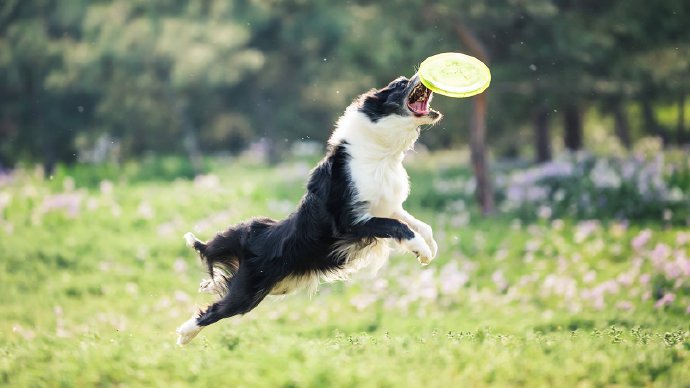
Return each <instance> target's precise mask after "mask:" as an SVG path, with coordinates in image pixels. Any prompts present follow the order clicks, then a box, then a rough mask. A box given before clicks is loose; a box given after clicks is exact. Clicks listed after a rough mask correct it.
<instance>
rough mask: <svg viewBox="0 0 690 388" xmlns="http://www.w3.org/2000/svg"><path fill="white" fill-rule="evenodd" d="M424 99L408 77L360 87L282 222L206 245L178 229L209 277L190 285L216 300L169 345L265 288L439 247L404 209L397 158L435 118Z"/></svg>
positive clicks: (246, 306)
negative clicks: (394, 253)
mask: <svg viewBox="0 0 690 388" xmlns="http://www.w3.org/2000/svg"><path fill="white" fill-rule="evenodd" d="M431 98H432V92H431V91H430V90H429V89H427V88H426V87H425V86H424V85H422V84H421V83H420V81H419V77H418V76H416V75H415V76H414V77H413V78H412V79H407V78H405V77H399V78H397V79H395V80H394V81H392V82H391V83H389V84H388V85H387V86H386V87H384V88H382V89H378V90H376V89H372V90H370V91H369V92H367V93H364V94H363V95H361V96H359V97H358V98H357V99H355V101H354V102H353V103H352V104H351V105H350V106H349V107H348V108H347V109H346V110H345V113H344V114H343V115H342V117H340V119H339V120H338V122H337V125H336V128H335V130H334V131H333V133H332V135H331V137H330V140H329V141H328V150H327V153H326V156H325V157H324V158H323V160H322V161H321V162H320V163H319V164H318V165H317V166H316V168H315V169H314V170H312V172H311V177H310V179H309V182H308V184H307V193H306V194H305V195H304V197H302V200H301V202H300V204H299V206H298V207H297V210H296V211H295V212H294V213H292V214H290V215H289V216H288V217H287V218H286V219H284V220H282V221H274V220H272V219H269V218H254V219H251V220H249V221H245V222H242V223H240V224H238V225H235V226H232V227H230V228H229V229H228V230H226V231H225V232H222V233H219V234H217V235H216V236H215V237H214V238H213V239H211V240H210V241H208V242H206V243H204V242H201V241H199V240H197V239H196V237H194V235H193V234H191V233H187V234H186V235H185V240H186V242H187V245H189V246H191V247H193V248H194V249H195V250H196V251H197V252H198V253H199V255H200V256H201V258H202V260H203V261H205V263H206V265H207V266H208V273H209V275H210V279H207V280H203V281H202V282H201V284H200V286H199V291H202V292H209V293H217V294H219V295H220V300H218V301H217V302H215V303H213V304H212V305H210V306H208V307H207V308H205V309H204V310H202V311H200V312H199V313H197V314H195V316H193V317H192V318H190V319H189V320H188V321H186V322H185V323H183V324H182V325H181V326H180V327H179V328H178V329H177V334H178V336H179V337H178V339H177V343H178V344H179V345H184V344H186V343H188V342H189V341H191V340H192V339H193V338H194V337H195V336H196V335H197V334H198V333H199V332H200V331H201V329H202V328H204V327H205V326H208V325H210V324H212V323H214V322H216V321H218V320H220V319H223V318H228V317H232V316H234V315H238V314H245V313H247V312H249V311H251V310H252V309H253V308H254V307H256V306H257V305H258V304H259V303H260V302H261V301H262V300H263V299H264V297H266V296H267V295H269V294H274V295H275V294H286V293H289V292H291V291H293V290H295V289H297V288H299V287H310V288H311V289H312V290H315V288H316V286H317V285H318V283H319V281H321V280H323V281H333V280H341V279H346V278H347V277H348V276H349V275H350V274H351V273H353V272H355V271H357V270H359V269H361V268H363V267H365V266H371V267H374V268H376V269H378V268H380V267H381V266H382V265H383V263H384V262H385V260H387V258H388V255H389V253H390V250H391V248H392V247H391V245H396V244H397V245H398V246H399V247H401V248H403V249H404V250H407V251H409V252H412V253H413V254H414V255H416V256H417V258H418V260H419V262H420V263H421V264H422V265H427V264H429V262H431V260H432V259H433V258H434V257H435V256H436V252H437V249H438V246H437V244H436V241H434V238H433V234H432V230H431V227H430V226H429V225H427V224H425V223H424V222H422V221H419V220H418V219H416V218H415V217H413V216H412V215H410V213H408V212H407V211H405V209H403V202H405V199H406V198H407V195H408V194H409V191H410V186H409V179H408V176H407V172H406V171H405V168H404V167H403V164H402V161H403V158H404V156H405V151H407V150H408V149H410V148H412V146H413V145H414V143H415V141H416V140H417V138H418V137H419V131H420V129H419V126H420V125H425V124H434V123H436V122H437V121H439V120H440V119H441V114H440V113H439V112H437V111H435V110H432V109H431V108H430V107H429V103H430V102H431ZM391 242H392V243H396V244H390V243H391Z"/></svg>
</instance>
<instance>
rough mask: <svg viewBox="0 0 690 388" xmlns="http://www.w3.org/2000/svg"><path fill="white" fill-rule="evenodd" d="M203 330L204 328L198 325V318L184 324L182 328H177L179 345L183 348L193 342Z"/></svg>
mask: <svg viewBox="0 0 690 388" xmlns="http://www.w3.org/2000/svg"><path fill="white" fill-rule="evenodd" d="M201 329H203V327H202V326H199V325H197V324H196V318H195V317H192V318H190V319H189V320H188V321H187V322H185V323H183V324H182V326H180V327H178V328H177V336H178V337H177V344H178V345H180V346H182V345H186V344H188V343H189V341H191V340H193V339H194V337H196V335H197V334H199V332H200V331H201Z"/></svg>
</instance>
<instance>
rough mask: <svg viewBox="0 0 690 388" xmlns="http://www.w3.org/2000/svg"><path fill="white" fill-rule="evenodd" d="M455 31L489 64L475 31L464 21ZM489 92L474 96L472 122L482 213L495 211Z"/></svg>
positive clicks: (475, 171)
mask: <svg viewBox="0 0 690 388" xmlns="http://www.w3.org/2000/svg"><path fill="white" fill-rule="evenodd" d="M455 32H456V33H457V35H458V38H459V39H460V41H461V42H462V43H463V44H464V45H465V46H466V47H467V49H468V51H469V53H470V54H471V55H473V56H475V57H477V58H478V59H479V60H481V61H482V62H484V63H485V64H487V65H488V64H489V55H488V53H487V51H486V48H485V47H484V45H483V44H482V42H481V41H480V40H479V38H477V36H476V35H475V34H474V32H473V31H471V30H470V29H469V28H467V27H466V26H465V25H464V24H462V23H457V24H456V25H455ZM486 96H487V92H486V91H485V92H483V93H482V94H479V95H477V96H476V97H474V98H473V109H472V119H471V122H470V154H471V159H472V167H473V168H474V178H475V180H476V182H477V191H476V197H477V201H478V202H479V206H480V207H481V209H482V214H484V215H488V214H491V213H493V212H494V194H493V187H492V185H491V174H490V172H489V163H488V158H487V151H486V110H487V100H486Z"/></svg>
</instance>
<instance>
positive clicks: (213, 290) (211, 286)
mask: <svg viewBox="0 0 690 388" xmlns="http://www.w3.org/2000/svg"><path fill="white" fill-rule="evenodd" d="M218 291H219V288H218V285H217V284H216V281H215V280H214V279H204V280H202V281H201V283H199V292H205V293H207V294H217V293H218Z"/></svg>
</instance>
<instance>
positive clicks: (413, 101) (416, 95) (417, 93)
mask: <svg viewBox="0 0 690 388" xmlns="http://www.w3.org/2000/svg"><path fill="white" fill-rule="evenodd" d="M432 94H433V93H432V92H431V90H429V89H428V88H427V87H426V86H424V85H423V84H422V83H421V82H418V83H417V85H416V86H415V87H414V88H413V89H412V91H411V92H410V95H409V97H408V99H407V108H408V109H409V110H410V111H412V113H414V115H415V116H424V115H428V114H429V113H430V111H431V110H430V108H429V103H430V102H431V96H432Z"/></svg>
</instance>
